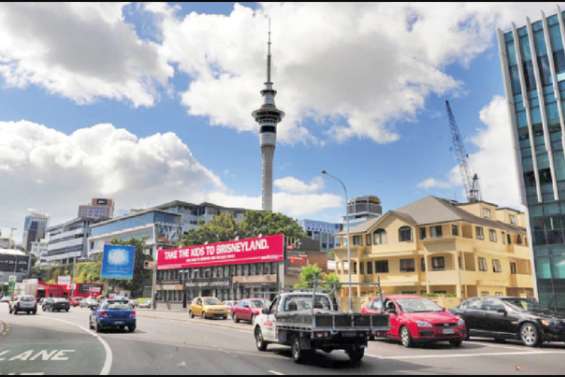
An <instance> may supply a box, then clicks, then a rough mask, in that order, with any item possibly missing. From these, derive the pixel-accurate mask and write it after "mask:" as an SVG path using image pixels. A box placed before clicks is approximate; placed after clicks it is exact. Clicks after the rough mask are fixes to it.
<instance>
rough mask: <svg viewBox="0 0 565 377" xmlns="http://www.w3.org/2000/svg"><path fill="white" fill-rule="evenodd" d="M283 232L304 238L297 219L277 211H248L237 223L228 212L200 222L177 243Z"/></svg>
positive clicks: (292, 236) (286, 234) (289, 236)
mask: <svg viewBox="0 0 565 377" xmlns="http://www.w3.org/2000/svg"><path fill="white" fill-rule="evenodd" d="M279 233H282V234H284V235H285V237H287V238H294V239H298V238H303V237H306V234H305V233H304V231H303V230H302V228H301V227H300V225H298V223H297V222H296V221H295V220H293V219H291V218H290V217H288V216H285V215H283V214H280V213H271V212H265V211H247V212H245V216H244V219H243V221H242V222H240V223H238V222H236V221H235V219H234V217H233V216H232V215H231V214H229V213H222V214H219V215H216V216H215V217H214V218H213V219H212V221H210V222H209V223H208V224H202V225H200V226H199V227H198V228H196V229H192V230H190V231H189V232H187V233H186V234H185V235H184V236H183V238H182V240H181V242H180V244H181V245H182V246H189V245H199V244H203V243H205V242H221V241H230V240H233V239H235V238H236V237H239V238H248V237H257V236H258V235H259V234H262V235H264V236H266V235H270V234H279Z"/></svg>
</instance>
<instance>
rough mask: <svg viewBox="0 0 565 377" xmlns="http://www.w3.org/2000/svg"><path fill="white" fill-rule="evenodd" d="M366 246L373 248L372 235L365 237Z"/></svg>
mask: <svg viewBox="0 0 565 377" xmlns="http://www.w3.org/2000/svg"><path fill="white" fill-rule="evenodd" d="M365 244H366V245H367V246H371V244H372V242H371V235H370V234H367V235H366V236H365Z"/></svg>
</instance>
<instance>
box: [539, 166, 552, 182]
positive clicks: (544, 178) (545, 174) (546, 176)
mask: <svg viewBox="0 0 565 377" xmlns="http://www.w3.org/2000/svg"><path fill="white" fill-rule="evenodd" d="M539 181H540V184H541V185H548V184H551V170H549V169H541V170H540V171H539Z"/></svg>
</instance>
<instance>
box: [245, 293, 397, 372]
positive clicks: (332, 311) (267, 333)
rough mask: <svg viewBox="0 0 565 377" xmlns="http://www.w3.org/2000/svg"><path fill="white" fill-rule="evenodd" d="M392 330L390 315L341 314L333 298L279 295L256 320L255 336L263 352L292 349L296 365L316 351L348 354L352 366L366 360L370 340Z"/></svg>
mask: <svg viewBox="0 0 565 377" xmlns="http://www.w3.org/2000/svg"><path fill="white" fill-rule="evenodd" d="M388 327H389V321H388V316H387V315H386V314H376V315H361V314H359V313H343V312H339V311H338V309H337V305H336V304H335V302H334V301H333V300H332V298H331V296H330V295H328V294H325V293H314V292H307V291H303V292H287V293H281V294H279V295H278V296H277V297H276V298H275V299H274V300H273V302H272V304H271V306H270V307H269V308H265V309H263V311H262V313H261V314H260V315H258V316H257V317H256V318H255V322H254V324H253V334H254V336H255V344H256V346H257V349H258V350H259V351H266V350H267V346H268V345H269V344H282V345H286V346H290V347H291V349H292V358H293V359H294V361H295V362H296V363H300V362H302V361H305V360H306V359H307V358H308V357H309V356H310V355H311V354H312V353H313V352H314V351H315V350H317V349H319V350H322V351H324V352H326V353H330V352H332V351H334V350H344V351H345V352H346V353H347V354H348V355H349V358H350V360H351V362H352V363H354V364H358V363H360V362H361V360H362V359H363V356H364V354H365V348H366V347H367V340H368V338H369V337H370V336H382V335H383V334H384V333H386V331H387V330H388Z"/></svg>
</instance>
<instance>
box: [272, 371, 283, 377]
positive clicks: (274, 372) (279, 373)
mask: <svg viewBox="0 0 565 377" xmlns="http://www.w3.org/2000/svg"><path fill="white" fill-rule="evenodd" d="M269 373H272V374H274V375H277V376H284V373H281V372H277V371H276V370H270V371H269Z"/></svg>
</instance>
